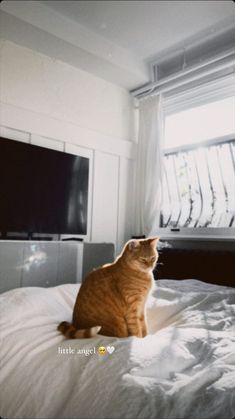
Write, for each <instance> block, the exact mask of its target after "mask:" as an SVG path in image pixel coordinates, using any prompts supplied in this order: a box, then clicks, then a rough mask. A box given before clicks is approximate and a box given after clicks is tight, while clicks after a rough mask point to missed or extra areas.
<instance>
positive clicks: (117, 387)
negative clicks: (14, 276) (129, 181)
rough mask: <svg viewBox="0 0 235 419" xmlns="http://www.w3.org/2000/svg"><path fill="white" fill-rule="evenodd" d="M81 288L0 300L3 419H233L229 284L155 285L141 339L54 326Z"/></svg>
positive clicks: (20, 293)
mask: <svg viewBox="0 0 235 419" xmlns="http://www.w3.org/2000/svg"><path fill="white" fill-rule="evenodd" d="M78 289H79V285H78V284H66V285H61V286H57V287H53V288H36V287H35V288H34V287H29V288H18V289H14V290H11V291H8V292H5V293H3V294H2V295H0V307H1V318H0V337H1V345H0V348H1V349H0V354H1V374H0V385H1V393H0V404H1V413H0V414H1V416H2V417H3V418H4V419H7V418H40V419H44V418H49V419H50V418H94V419H96V418H97V419H98V418H124V419H125V418H126V419H131V418H148V419H151V418H153V419H165V418H166V419H170V418H172V419H173V418H174V419H177V418H187V419H188V418H189V417H190V418H191V419H193V418H195V419H209V418H211V419H217V418H218V419H221V418H226V419H230V418H231V419H232V418H233V417H234V416H235V290H234V289H233V288H230V287H222V286H219V285H212V284H206V283H203V282H200V281H197V280H190V279H189V280H182V281H176V280H159V281H156V284H155V288H154V290H153V292H152V295H151V296H150V297H149V299H148V302H147V319H148V324H149V334H148V335H147V336H146V337H145V338H137V337H128V338H115V337H105V336H101V335H97V336H96V337H93V338H90V339H76V340H66V339H65V338H64V337H63V336H62V335H61V334H60V333H59V332H58V331H57V329H56V328H57V325H58V324H59V323H60V322H61V321H63V320H67V321H71V316H72V309H73V305H74V302H75V298H76V295H77V292H78ZM100 303H101V304H102V301H101V302H100Z"/></svg>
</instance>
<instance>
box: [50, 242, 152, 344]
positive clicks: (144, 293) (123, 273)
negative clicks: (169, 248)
mask: <svg viewBox="0 0 235 419" xmlns="http://www.w3.org/2000/svg"><path fill="white" fill-rule="evenodd" d="M157 241H158V237H153V238H148V239H141V240H130V241H128V242H127V243H126V245H125V246H124V249H123V251H122V253H121V254H120V256H118V257H117V259H116V260H115V261H114V262H113V263H111V264H107V265H104V266H102V267H100V268H98V269H96V270H94V271H92V272H91V273H90V274H88V276H87V277H86V278H85V280H84V282H83V283H82V285H81V287H80V289H79V292H78V295H77V299H76V303H75V306H74V310H73V321H72V324H70V323H68V322H62V323H60V325H59V326H58V330H59V331H60V332H61V333H63V334H64V335H65V336H66V337H67V338H69V339H72V338H85V337H91V336H94V335H96V334H97V333H98V332H99V333H100V334H101V335H105V336H117V337H127V336H138V337H144V336H146V335H147V333H148V330H147V324H146V318H145V303H146V300H147V297H148V294H149V293H150V291H151V288H152V285H153V274H152V270H153V268H154V266H155V264H156V262H157V258H158V253H157V250H156V244H157Z"/></svg>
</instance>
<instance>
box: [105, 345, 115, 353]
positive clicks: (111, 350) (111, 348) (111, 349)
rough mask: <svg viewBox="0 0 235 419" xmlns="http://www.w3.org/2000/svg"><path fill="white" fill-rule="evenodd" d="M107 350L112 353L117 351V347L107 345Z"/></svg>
mask: <svg viewBox="0 0 235 419" xmlns="http://www.w3.org/2000/svg"><path fill="white" fill-rule="evenodd" d="M106 349H107V351H108V353H109V354H110V355H111V354H112V353H113V352H114V351H115V348H114V346H107V348H106Z"/></svg>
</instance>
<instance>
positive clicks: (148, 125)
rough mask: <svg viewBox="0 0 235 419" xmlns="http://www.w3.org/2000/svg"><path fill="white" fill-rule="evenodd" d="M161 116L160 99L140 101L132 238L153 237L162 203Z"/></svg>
mask: <svg viewBox="0 0 235 419" xmlns="http://www.w3.org/2000/svg"><path fill="white" fill-rule="evenodd" d="M163 140H164V116H163V105H162V96H161V95H160V94H159V95H155V96H150V97H147V98H144V99H142V100H140V103H139V138H138V146H137V159H136V177H135V180H136V184H135V225H134V234H135V235H136V236H142V235H145V236H150V235H154V234H156V229H157V228H158V227H159V219H160V209H161V199H162V191H161V189H162V170H163V169H162V166H163V158H162V156H163V153H162V148H163Z"/></svg>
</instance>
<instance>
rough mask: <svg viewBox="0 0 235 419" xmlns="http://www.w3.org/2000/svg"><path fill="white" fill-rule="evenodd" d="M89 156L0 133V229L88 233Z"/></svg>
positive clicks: (28, 232) (2, 232) (3, 232)
mask: <svg viewBox="0 0 235 419" xmlns="http://www.w3.org/2000/svg"><path fill="white" fill-rule="evenodd" d="M88 177H89V159H88V158H85V157H79V156H75V155H72V154H68V153H63V152H61V151H55V150H50V149H46V148H43V147H38V146H35V145H31V144H25V143H22V142H18V141H14V140H9V139H6V138H1V137H0V232H1V235H2V238H3V237H5V236H6V235H7V233H10V232H14V233H15V232H21V233H27V234H32V233H47V234H72V235H74V234H78V235H80V234H81V235H84V234H86V233H87V206H88Z"/></svg>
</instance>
